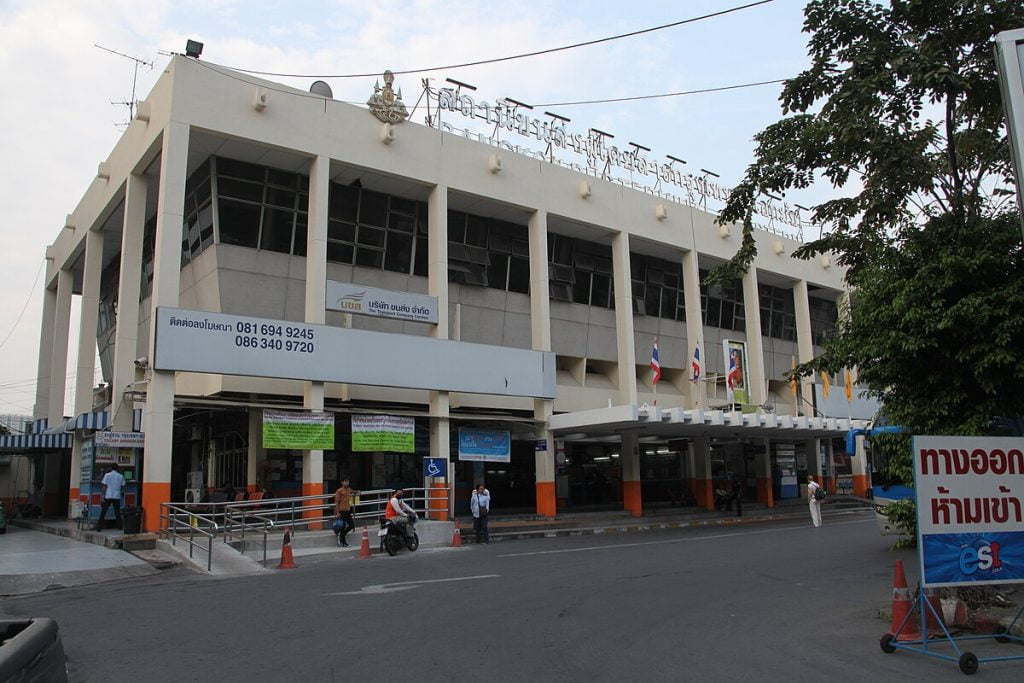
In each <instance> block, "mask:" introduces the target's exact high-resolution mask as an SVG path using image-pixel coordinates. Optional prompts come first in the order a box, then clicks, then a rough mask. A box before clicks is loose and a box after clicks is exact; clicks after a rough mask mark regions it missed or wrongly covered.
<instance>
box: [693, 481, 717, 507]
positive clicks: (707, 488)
mask: <svg viewBox="0 0 1024 683" xmlns="http://www.w3.org/2000/svg"><path fill="white" fill-rule="evenodd" d="M690 491H692V492H693V497H694V499H695V500H696V501H697V505H699V506H701V507H702V508H705V509H707V510H714V509H715V495H714V488H713V487H712V485H711V480H710V479H694V480H693V481H692V482H691V485H690Z"/></svg>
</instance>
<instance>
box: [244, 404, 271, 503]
mask: <svg viewBox="0 0 1024 683" xmlns="http://www.w3.org/2000/svg"><path fill="white" fill-rule="evenodd" d="M266 459H267V449H266V448H264V447H263V409H262V408H252V407H250V408H249V443H248V447H247V452H246V472H245V484H246V487H247V488H248V489H249V491H250V492H252V491H255V490H257V489H256V487H257V486H258V485H259V484H261V483H263V482H261V481H260V480H259V472H260V465H261V464H262V463H263V462H264V461H265V460H266Z"/></svg>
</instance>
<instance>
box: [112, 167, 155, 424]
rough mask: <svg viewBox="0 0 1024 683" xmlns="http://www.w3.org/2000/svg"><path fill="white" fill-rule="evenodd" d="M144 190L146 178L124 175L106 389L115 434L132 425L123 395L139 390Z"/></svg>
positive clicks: (129, 404)
mask: <svg viewBox="0 0 1024 683" xmlns="http://www.w3.org/2000/svg"><path fill="white" fill-rule="evenodd" d="M148 188H149V182H148V180H147V178H146V176H144V175H136V174H134V173H129V174H128V179H127V181H126V183H125V197H124V218H123V221H122V226H121V256H120V258H121V264H120V266H121V269H120V273H119V274H118V284H117V319H116V321H115V322H116V324H117V327H116V329H115V330H114V367H113V374H112V380H111V386H110V392H111V397H110V398H111V405H110V410H111V416H110V418H111V419H110V422H111V424H112V425H113V427H114V429H116V430H118V431H128V430H130V429H131V425H132V410H133V409H134V408H135V402H134V401H130V400H125V392H126V391H132V390H135V389H139V388H143V387H142V385H138V386H136V385H135V376H136V372H135V370H136V368H135V360H136V359H137V358H139V356H140V355H142V356H144V355H146V354H145V353H142V354H140V353H139V294H140V288H141V285H142V238H143V233H144V231H145V228H146V193H147V190H148Z"/></svg>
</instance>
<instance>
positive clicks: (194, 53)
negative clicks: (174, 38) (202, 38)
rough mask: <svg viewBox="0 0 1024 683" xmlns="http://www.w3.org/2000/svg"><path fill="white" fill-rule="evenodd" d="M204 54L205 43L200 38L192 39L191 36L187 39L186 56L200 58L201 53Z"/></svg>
mask: <svg viewBox="0 0 1024 683" xmlns="http://www.w3.org/2000/svg"><path fill="white" fill-rule="evenodd" d="M201 54H203V44H202V43H200V42H199V41H198V40H192V39H191V38H189V39H188V40H187V41H185V56H186V57H192V58H193V59H199V55H201Z"/></svg>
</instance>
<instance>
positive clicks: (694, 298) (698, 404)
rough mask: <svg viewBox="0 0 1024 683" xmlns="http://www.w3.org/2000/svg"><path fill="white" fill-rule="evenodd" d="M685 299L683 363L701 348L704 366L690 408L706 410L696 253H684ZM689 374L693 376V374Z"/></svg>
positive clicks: (692, 391)
mask: <svg viewBox="0 0 1024 683" xmlns="http://www.w3.org/2000/svg"><path fill="white" fill-rule="evenodd" d="M683 298H684V300H685V301H686V341H687V345H688V348H687V353H689V358H687V359H685V360H684V361H683V362H684V364H686V365H687V367H689V363H690V362H692V360H693V350H694V348H699V349H700V361H701V366H702V371H701V374H702V376H701V378H700V381H698V382H690V407H691V408H694V409H696V408H705V407H707V395H708V393H707V382H705V381H704V377H703V375H704V374H705V373H704V370H703V369H705V368H707V362H708V350H707V347H705V346H704V316H703V315H702V314H701V310H700V265H699V263H698V262H697V252H696V251H687V252H684V253H683ZM687 374H689V375H690V376H691V377H692V376H693V373H692V372H690V373H687ZM695 495H696V494H695Z"/></svg>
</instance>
